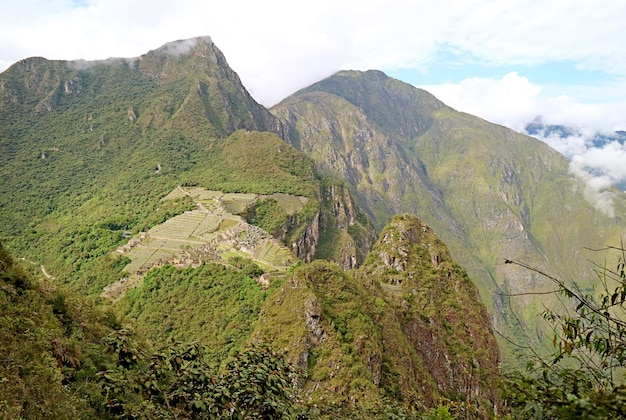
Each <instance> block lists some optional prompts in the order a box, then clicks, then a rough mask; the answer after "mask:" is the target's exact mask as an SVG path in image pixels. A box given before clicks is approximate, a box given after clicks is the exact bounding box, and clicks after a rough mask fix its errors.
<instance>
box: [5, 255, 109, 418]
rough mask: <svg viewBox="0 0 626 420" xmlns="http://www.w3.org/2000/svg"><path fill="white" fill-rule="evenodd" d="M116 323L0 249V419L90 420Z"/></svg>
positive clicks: (100, 408)
mask: <svg viewBox="0 0 626 420" xmlns="http://www.w3.org/2000/svg"><path fill="white" fill-rule="evenodd" d="M119 327H120V326H119V323H117V321H116V320H115V317H114V316H113V315H112V314H111V313H110V312H109V313H103V312H101V311H98V310H96V309H94V308H93V302H90V301H87V300H85V299H84V298H80V297H78V296H76V295H74V294H72V293H70V292H67V291H65V290H63V289H59V288H57V287H54V286H52V285H51V284H49V283H48V282H46V281H37V280H35V279H33V278H32V277H31V276H30V275H29V274H28V273H27V272H25V271H24V270H23V269H22V268H21V267H20V266H19V265H17V264H16V263H15V262H14V261H13V260H12V258H11V257H10V256H9V254H8V252H7V251H6V249H5V248H4V247H2V244H1V243H0V340H1V341H2V346H0V360H1V363H0V417H2V418H69V417H73V418H93V417H94V416H100V415H102V414H103V413H104V405H103V403H104V399H103V398H102V395H101V393H100V386H99V384H98V373H99V372H100V371H102V370H105V369H108V368H109V367H111V366H113V364H114V363H115V360H114V359H113V358H112V357H111V356H110V355H109V354H108V352H107V348H106V346H105V345H104V344H103V341H104V339H105V337H107V336H108V334H110V333H111V332H112V331H114V330H115V329H117V328H119Z"/></svg>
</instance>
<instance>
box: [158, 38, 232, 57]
mask: <svg viewBox="0 0 626 420" xmlns="http://www.w3.org/2000/svg"><path fill="white" fill-rule="evenodd" d="M216 51H219V50H218V49H217V47H216V46H215V44H214V43H213V40H212V39H211V37H210V36H199V37H195V38H189V39H179V40H176V41H172V42H168V43H165V44H163V45H162V46H161V47H159V48H157V49H156V50H152V51H150V52H148V54H158V55H168V56H173V57H177V56H180V55H193V56H200V57H205V58H208V57H210V56H211V55H212V54H215V52H216ZM220 54H221V53H220Z"/></svg>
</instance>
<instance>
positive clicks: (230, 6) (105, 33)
mask: <svg viewBox="0 0 626 420" xmlns="http://www.w3.org/2000/svg"><path fill="white" fill-rule="evenodd" d="M77 5H78V6H77ZM0 7H1V9H2V10H3V13H2V14H1V15H0V69H3V68H6V67H7V66H8V65H10V64H11V63H13V62H14V61H17V60H19V59H21V58H24V57H27V56H31V55H41V56H45V57H48V58H60V59H77V58H85V59H102V58H108V57H110V56H124V57H129V56H136V55H140V54H142V53H145V52H146V51H148V50H149V49H154V48H157V47H159V46H160V45H162V44H163V43H165V42H168V41H173V40H176V39H183V38H191V37H195V36H201V35H209V36H211V37H212V38H213V39H214V41H215V42H216V44H217V45H218V47H219V48H220V49H222V51H223V52H224V53H225V55H226V57H227V59H228V60H229V62H230V63H231V65H232V67H233V68H234V69H235V71H237V72H238V73H239V74H240V76H241V78H242V80H243V81H244V82H245V84H246V86H247V87H249V88H250V90H251V91H253V92H254V93H255V95H256V96H257V97H258V98H259V99H260V100H261V102H263V103H265V104H271V103H272V102H275V101H276V100H278V99H280V98H281V97H282V96H284V95H286V94H288V93H291V92H292V91H293V90H295V89H296V88H299V87H304V86H305V85H307V84H310V83H312V82H314V81H315V80H317V79H318V78H320V77H323V76H326V75H328V74H330V73H332V72H334V71H336V70H339V69H342V68H356V69H362V70H366V69H370V68H376V69H381V70H384V71H392V70H394V69H398V68H414V69H420V68H427V67H428V65H429V63H431V62H432V61H433V60H434V59H435V57H436V55H437V51H438V50H439V49H440V48H441V47H442V46H444V47H445V48H447V49H449V50H454V51H458V52H459V53H461V54H464V55H468V56H471V57H473V59H475V60H478V61H479V62H485V63H492V64H494V63H495V64H507V65H511V64H525V65H528V64H537V63H542V62H545V61H547V60H552V61H555V60H556V61H558V60H570V61H575V62H578V63H580V65H581V66H583V67H586V68H591V69H601V70H604V71H609V72H613V73H615V74H622V75H625V76H626V58H625V57H624V55H623V54H622V52H623V42H622V41H621V40H622V38H623V32H622V28H623V22H624V18H625V17H626V2H622V1H601V2H588V1H582V0H581V1H571V0H570V1H565V0H552V1H550V2H545V1H543V0H511V1H507V2H494V1H491V0H467V1H460V0H448V1H445V0H444V1H439V2H434V3H433V2H431V1H425V0H397V1H392V2H389V1H383V0H365V1H362V2H359V3H358V4H355V3H354V2H353V1H348V0H318V1H316V2H307V3H305V2H301V3H297V4H296V3H293V2H289V1H285V0H266V1H264V2H259V1H252V0H250V1H242V0H233V1H228V2H225V1H216V0H210V1H197V0H179V1H177V2H171V1H167V0H151V1H147V0H135V1H127V0H86V1H71V0H52V1H50V0H22V1H19V2H17V1H13V0H0ZM287 89H289V90H287Z"/></svg>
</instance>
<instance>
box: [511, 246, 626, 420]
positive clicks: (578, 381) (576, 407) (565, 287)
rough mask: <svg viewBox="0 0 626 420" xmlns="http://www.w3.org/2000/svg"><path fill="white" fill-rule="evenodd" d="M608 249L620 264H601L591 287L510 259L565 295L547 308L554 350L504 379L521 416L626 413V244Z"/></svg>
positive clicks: (611, 415)
mask: <svg viewBox="0 0 626 420" xmlns="http://www.w3.org/2000/svg"><path fill="white" fill-rule="evenodd" d="M604 251H605V252H609V253H611V252H615V251H617V252H618V254H619V255H618V257H617V263H616V264H615V268H614V269H612V268H610V267H607V266H606V265H603V266H600V265H597V266H596V269H595V271H596V274H597V285H598V287H597V288H596V289H595V290H592V291H590V292H586V291H583V290H581V289H580V288H578V287H577V286H576V284H575V283H573V284H566V283H565V282H564V281H562V280H560V279H558V278H555V277H553V276H550V275H548V274H546V273H543V272H541V271H540V270H537V269H535V268H533V267H530V266H528V265H526V264H524V263H520V262H516V261H507V263H510V264H517V265H520V266H523V267H525V268H527V269H529V270H532V271H534V272H537V273H539V274H541V275H543V276H546V277H548V278H549V279H550V280H552V281H553V282H554V284H555V286H556V287H557V289H556V291H555V293H558V294H560V295H562V297H563V298H564V300H563V302H564V306H563V308H558V309H557V308H548V309H546V310H545V311H544V312H543V314H542V316H543V318H544V319H545V320H546V321H548V323H549V325H551V327H552V331H553V340H552V343H553V346H554V351H553V353H552V354H551V355H549V356H548V357H546V356H544V355H539V354H537V353H535V354H534V356H531V357H530V359H529V361H528V371H527V372H519V371H515V372H512V373H509V374H508V375H507V377H506V378H505V380H504V386H503V390H504V397H505V401H507V403H508V405H509V409H510V410H511V411H512V412H513V413H515V416H516V417H518V418H519V417H521V418H532V419H542V418H545V419H552V418H585V419H613V418H625V417H626V382H625V381H624V373H625V370H624V368H625V367H626V366H625V363H626V306H625V305H626V249H624V247H623V246H621V247H611V246H610V247H607V248H606V249H605V250H604Z"/></svg>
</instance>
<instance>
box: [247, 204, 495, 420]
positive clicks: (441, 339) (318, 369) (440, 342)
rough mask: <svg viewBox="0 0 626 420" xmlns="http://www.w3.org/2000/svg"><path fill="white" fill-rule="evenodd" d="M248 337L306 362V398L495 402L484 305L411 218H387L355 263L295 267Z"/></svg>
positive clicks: (487, 408) (471, 406)
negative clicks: (349, 265) (360, 262)
mask: <svg viewBox="0 0 626 420" xmlns="http://www.w3.org/2000/svg"><path fill="white" fill-rule="evenodd" d="M288 314H291V315H288ZM255 337H256V338H257V339H263V340H268V341H270V342H272V343H273V344H274V345H275V346H276V347H278V348H284V349H285V350H286V351H287V354H288V356H289V358H290V360H291V361H292V362H293V363H296V364H298V365H300V366H301V367H302V368H303V369H306V370H307V376H306V378H307V379H306V382H305V383H304V384H303V393H304V395H305V396H306V398H307V399H308V400H309V401H311V402H312V403H315V401H319V402H321V401H325V403H328V402H331V403H332V404H337V405H338V406H348V407H350V406H352V407H354V406H359V405H368V404H369V405H371V406H375V405H376V404H380V402H381V398H389V399H392V400H396V401H401V402H402V403H403V404H406V405H409V406H414V407H417V406H419V405H420V404H424V405H425V406H427V407H432V406H436V405H437V404H438V403H439V401H440V399H441V398H443V397H445V398H449V399H452V400H455V401H463V402H466V403H468V410H472V411H471V412H472V413H473V415H476V416H484V415H486V414H487V413H489V412H491V410H493V407H494V405H497V400H498V397H497V390H496V388H495V383H496V378H497V376H498V363H499V354H498V348H497V345H496V341H495V338H494V336H493V333H492V330H491V327H490V323H489V317H488V315H487V312H486V310H485V307H484V306H483V305H482V304H481V303H480V298H479V295H478V292H477V289H476V288H475V286H474V285H473V284H472V282H471V281H470V280H469V278H468V277H467V275H466V274H465V272H464V271H463V270H462V269H461V268H460V267H458V266H457V265H456V264H455V263H454V262H453V261H452V259H451V258H450V254H449V252H448V251H447V248H446V247H445V245H444V244H443V243H441V242H440V241H439V240H438V239H437V238H436V236H435V235H434V233H433V232H432V230H431V229H430V228H429V227H427V226H426V225H424V224H423V223H422V222H420V221H419V220H418V219H417V218H415V217H413V216H408V215H404V216H399V217H396V218H394V219H393V221H392V222H391V223H390V224H389V225H388V226H387V227H386V228H385V229H384V230H383V232H382V234H381V237H380V239H379V241H378V242H377V244H376V245H375V246H374V248H373V250H372V252H371V253H370V254H369V256H368V257H367V259H366V261H365V263H364V265H363V266H362V267H361V268H360V269H358V270H355V271H349V272H344V271H342V270H341V269H340V268H339V267H338V266H336V265H333V264H329V263H327V262H322V261H316V262H313V263H311V264H308V265H304V266H302V267H300V268H298V269H297V270H296V271H295V272H294V273H293V276H292V277H291V278H290V279H289V280H288V281H287V283H286V284H285V285H284V286H283V287H282V288H281V290H280V291H278V292H277V293H276V294H275V295H273V296H272V298H271V299H269V300H268V302H267V303H266V305H265V306H264V308H263V309H262V311H261V323H260V324H259V326H258V328H257V331H256V333H255Z"/></svg>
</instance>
